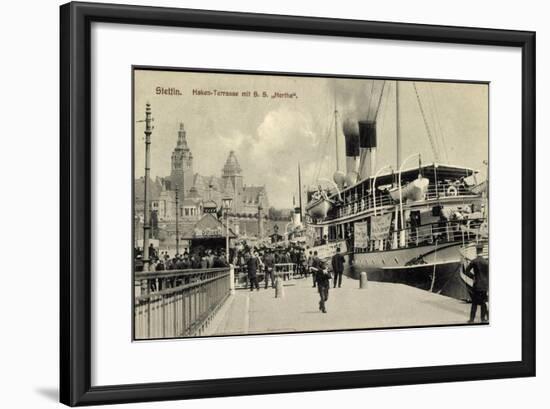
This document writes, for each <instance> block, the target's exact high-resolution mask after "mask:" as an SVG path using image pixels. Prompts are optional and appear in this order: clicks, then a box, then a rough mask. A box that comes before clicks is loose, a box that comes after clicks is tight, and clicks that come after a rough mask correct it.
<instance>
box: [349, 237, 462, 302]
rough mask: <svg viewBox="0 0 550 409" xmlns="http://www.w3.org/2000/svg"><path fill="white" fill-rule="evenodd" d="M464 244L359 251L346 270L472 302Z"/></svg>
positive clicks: (352, 257)
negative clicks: (463, 271) (465, 277)
mask: <svg viewBox="0 0 550 409" xmlns="http://www.w3.org/2000/svg"><path fill="white" fill-rule="evenodd" d="M460 244H461V243H447V244H438V245H436V244H432V245H426V246H419V247H408V248H403V249H396V250H388V251H377V252H370V253H356V254H353V255H349V256H348V263H347V264H348V266H347V267H348V268H347V271H346V273H347V275H348V276H350V277H352V278H359V276H360V274H361V272H366V273H367V278H368V280H369V281H381V282H391V283H400V284H407V285H410V286H413V287H416V288H420V289H423V290H427V291H432V292H435V293H439V294H442V295H446V296H448V297H453V298H456V299H460V300H467V301H468V300H470V294H469V292H468V288H467V286H466V285H465V282H464V281H463V280H462V278H461V275H460V271H461V267H462V259H461V254H460V251H459V249H460Z"/></svg>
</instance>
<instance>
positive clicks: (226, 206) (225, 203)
mask: <svg viewBox="0 0 550 409" xmlns="http://www.w3.org/2000/svg"><path fill="white" fill-rule="evenodd" d="M232 204H233V198H232V197H230V196H226V197H224V198H223V199H222V209H223V210H224V212H225V260H226V261H227V262H228V263H229V210H231V206H232Z"/></svg>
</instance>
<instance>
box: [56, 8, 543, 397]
mask: <svg viewBox="0 0 550 409" xmlns="http://www.w3.org/2000/svg"><path fill="white" fill-rule="evenodd" d="M60 22H61V29H60V100H61V103H60V147H61V151H60V179H61V187H60V220H61V222H60V237H61V239H60V401H61V402H62V403H64V404H67V405H70V406H77V405H92V404H95V405H97V404H107V403H124V402H142V401H153V400H170V399H196V398H206V397H220V396H237V395H251V394H270V393H283V392H299V391H314V390H328V389H345V388H363V387H371V386H389V385H405V384H423V383H433V382H451V381H464V380H480V379H495V378H511V377H526V376H534V375H535V355H536V353H535V33H534V32H528V31H510V30H494V29H482V28H466V27H449V26H434V25H419V24H404V23H388V22H373V21H357V20H342V19H327V18H314V17H297V16H283V15H267V14H248V13H233V12H221V11H206V10H190V9H174V8H160V7H144V6H128V5H113V4H95V3H78V2H77V3H68V4H65V5H62V6H61V8H60ZM92 22H110V23H117V24H137V25H149V26H175V27H193V28H210V29H223V30H239V31H250V32H273V33H288V34H313V35H323V36H344V37H361V38H374V39H393V40H403V41H429V42H438V43H457V44H474V45H491V46H504V47H519V48H521V51H522V97H521V98H522V153H521V155H522V187H521V193H522V238H521V239H522V247H521V249H522V253H521V255H522V272H521V275H522V288H521V296H522V300H521V305H522V312H521V314H522V333H521V342H522V356H521V360H520V361H514V362H494V363H476V364H465V365H446V366H431V367H417V368H398V369H382V370H361V371H346V372H330V373H314V374H294V375H280V376H262V377H247V378H233V379H213V380H212V379H204V380H197V381H184V382H159V383H143V384H125V385H108V386H92V385H91V368H92V364H91V363H92V355H91V335H92V334H91V264H92V253H91V210H92V209H91V206H92V189H91V188H92V186H91V85H90V78H91V64H90V63H91V61H90V58H91V57H90V55H91V53H90V52H91V47H90V42H91V35H90V33H91V23H92ZM497 256H498V255H497Z"/></svg>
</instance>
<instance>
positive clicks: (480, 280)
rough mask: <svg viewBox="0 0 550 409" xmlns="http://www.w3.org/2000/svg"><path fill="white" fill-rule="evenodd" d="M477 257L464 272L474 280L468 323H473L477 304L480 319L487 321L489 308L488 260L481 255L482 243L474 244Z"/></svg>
mask: <svg viewBox="0 0 550 409" xmlns="http://www.w3.org/2000/svg"><path fill="white" fill-rule="evenodd" d="M476 253H477V257H476V258H475V259H473V260H472V261H471V262H470V264H469V265H468V267H466V269H465V270H464V273H465V274H466V275H467V276H468V277H470V278H472V279H473V280H474V285H473V289H472V308H471V310H470V319H469V321H468V323H470V324H471V323H473V322H474V320H475V317H476V312H477V306H478V305H479V306H481V321H482V322H487V321H489V310H488V309H487V301H488V296H487V292H488V291H489V262H488V260H487V259H485V258H484V257H482V253H483V244H482V243H478V244H476Z"/></svg>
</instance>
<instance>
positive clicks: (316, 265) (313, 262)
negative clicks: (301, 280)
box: [310, 251, 321, 288]
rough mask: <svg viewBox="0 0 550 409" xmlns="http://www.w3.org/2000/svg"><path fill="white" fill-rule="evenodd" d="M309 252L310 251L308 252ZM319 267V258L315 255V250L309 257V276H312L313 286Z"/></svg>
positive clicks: (315, 283) (315, 282)
mask: <svg viewBox="0 0 550 409" xmlns="http://www.w3.org/2000/svg"><path fill="white" fill-rule="evenodd" d="M310 253H311V252H310ZM320 267H321V259H320V258H319V256H317V251H315V252H314V253H313V257H312V258H311V276H312V277H313V287H314V288H315V286H316V285H317V277H316V276H317V270H319V269H320Z"/></svg>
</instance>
